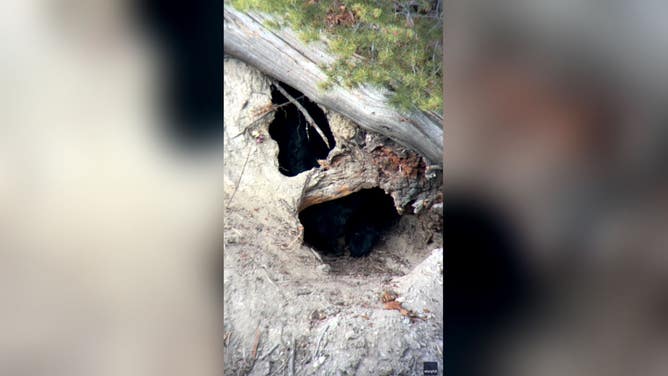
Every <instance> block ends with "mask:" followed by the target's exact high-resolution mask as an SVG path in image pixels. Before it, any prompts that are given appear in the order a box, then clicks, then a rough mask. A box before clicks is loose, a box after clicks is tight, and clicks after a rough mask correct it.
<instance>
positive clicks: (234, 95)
mask: <svg viewBox="0 0 668 376" xmlns="http://www.w3.org/2000/svg"><path fill="white" fill-rule="evenodd" d="M225 64H226V66H225V108H226V112H225V203H226V211H225V250H224V304H225V305H224V330H225V335H224V338H225V343H224V360H225V375H418V374H422V372H423V362H424V361H436V362H438V364H439V371H440V370H442V369H443V364H442V358H443V312H442V304H443V290H442V284H443V251H442V248H441V244H442V235H441V228H442V217H440V216H439V215H435V214H434V213H435V212H436V211H437V210H431V209H429V210H424V211H422V212H421V213H420V215H414V214H405V215H403V216H402V218H401V220H400V221H399V223H398V224H397V225H395V227H394V228H392V229H391V230H390V231H389V232H388V233H387V234H386V236H384V237H383V238H382V239H381V241H380V243H379V244H378V245H377V246H376V247H375V249H374V251H373V252H372V253H371V255H370V256H369V257H367V258H361V259H353V258H350V257H348V256H344V257H339V258H331V257H321V256H319V255H318V254H317V253H316V252H315V251H313V250H312V249H311V248H310V247H308V246H306V245H304V244H303V243H302V234H301V229H300V223H299V221H298V217H297V210H296V209H295V208H297V207H298V206H299V200H300V198H301V195H302V194H303V191H304V186H305V184H306V182H307V181H308V178H309V174H311V173H312V172H313V170H312V171H309V172H304V173H302V174H299V175H297V176H295V177H286V176H283V175H281V174H280V173H279V171H278V166H277V160H276V156H277V152H278V146H277V145H276V143H275V142H273V140H271V139H270V138H269V137H261V136H263V135H266V134H267V133H266V132H267V130H266V127H267V123H268V122H269V121H270V120H271V119H267V121H266V122H265V123H261V124H254V125H253V128H252V129H251V130H250V131H249V129H247V128H246V127H247V125H248V124H249V123H251V122H252V118H253V117H252V113H253V111H254V109H256V108H259V107H262V106H263V105H266V101H267V98H268V95H267V93H268V87H269V86H268V85H269V83H268V80H267V79H266V78H264V77H263V76H262V75H261V74H259V73H258V72H257V71H255V70H253V69H252V68H250V67H248V66H246V65H244V64H243V63H240V62H238V61H235V60H232V59H230V60H226V62H225ZM334 133H335V136H337V132H336V130H334ZM339 136H340V134H339ZM258 139H261V140H263V141H261V142H258ZM337 142H338V140H337ZM385 293H390V294H392V295H396V296H397V298H396V301H395V302H394V303H390V304H394V305H396V306H400V308H401V309H404V310H403V311H400V310H397V309H386V307H385V303H384V302H383V301H382V299H381V298H382V297H383V295H384V294H385Z"/></svg>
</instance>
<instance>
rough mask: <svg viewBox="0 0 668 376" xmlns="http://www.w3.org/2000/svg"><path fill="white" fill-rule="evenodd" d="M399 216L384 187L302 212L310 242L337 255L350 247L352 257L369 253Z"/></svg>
mask: <svg viewBox="0 0 668 376" xmlns="http://www.w3.org/2000/svg"><path fill="white" fill-rule="evenodd" d="M398 217H399V214H398V213H397V211H396V209H395V208H394V201H393V200H392V198H391V197H389V196H388V195H386V194H385V192H383V191H382V190H381V189H380V188H373V189H364V190H361V191H359V192H356V193H353V194H350V195H348V196H346V197H343V198H340V199H337V200H332V201H328V202H325V203H322V204H319V205H314V206H312V207H310V208H307V209H305V210H303V211H302V212H301V213H300V214H299V218H300V220H301V222H302V224H303V225H304V241H305V242H306V243H308V244H310V245H312V246H313V247H315V248H316V249H318V250H320V251H322V252H325V253H328V254H332V255H335V256H340V255H343V254H344V253H345V250H348V251H349V252H350V255H351V256H352V257H362V256H367V255H368V254H369V253H370V252H371V250H372V249H373V247H374V246H375V245H376V243H377V242H378V240H380V238H381V235H382V233H383V232H384V231H386V230H387V229H388V228H389V227H390V226H391V225H392V224H394V222H395V221H396V220H397V218H398Z"/></svg>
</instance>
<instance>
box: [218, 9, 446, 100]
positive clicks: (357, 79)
mask: <svg viewBox="0 0 668 376" xmlns="http://www.w3.org/2000/svg"><path fill="white" fill-rule="evenodd" d="M226 2H229V3H231V5H232V6H234V7H235V8H237V9H239V10H241V11H246V10H258V11H261V12H265V13H269V14H272V15H275V16H277V21H276V22H271V23H270V24H268V25H267V26H268V27H271V28H277V27H282V26H288V27H290V28H292V29H293V30H296V31H298V32H299V33H300V35H301V37H302V39H303V40H304V41H306V42H308V41H314V40H325V41H326V42H327V44H328V46H329V48H330V49H331V51H332V52H333V53H335V54H336V56H337V57H339V58H338V59H337V61H336V63H334V64H333V65H332V66H328V67H323V68H324V69H325V71H326V72H327V74H328V77H329V80H328V81H326V82H323V83H321V88H322V89H323V90H327V88H328V87H331V85H332V84H333V83H338V84H341V85H344V86H347V87H354V86H356V85H360V84H363V83H364V84H371V85H376V86H380V87H384V88H387V89H389V90H391V91H392V93H393V95H392V96H391V104H392V105H394V106H395V107H396V108H398V109H399V110H402V111H410V110H414V109H415V108H419V109H421V110H426V111H436V112H440V111H441V110H442V106H443V91H442V88H443V87H442V71H441V65H442V57H443V50H442V35H443V20H442V9H441V8H442V6H441V1H440V0H404V1H399V0H370V1H369V0H366V1H354V0H353V1H339V0H229V1H228V0H226Z"/></svg>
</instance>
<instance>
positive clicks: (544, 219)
mask: <svg viewBox="0 0 668 376" xmlns="http://www.w3.org/2000/svg"><path fill="white" fill-rule="evenodd" d="M448 6H449V7H450V8H449V9H446V29H447V30H446V39H445V41H446V43H445V45H446V46H447V48H446V58H445V59H446V65H445V66H446V71H447V72H448V76H447V77H448V78H447V79H446V85H445V87H446V90H445V92H446V98H445V119H446V127H445V129H446V134H445V150H446V155H445V171H446V195H445V197H446V205H445V231H446V236H445V242H444V243H445V246H444V249H445V251H446V262H445V265H446V295H445V312H446V313H445V323H446V329H445V338H446V344H445V349H446V350H445V353H446V354H445V356H446V362H445V364H446V374H449V375H452V376H459V375H474V374H475V375H514V376H520V375H557V374H559V375H607V376H612V375H629V374H642V375H666V374H668V330H667V329H668V327H667V326H666V323H667V322H668V321H667V320H668V284H667V282H668V273H667V271H668V253H667V252H666V245H667V244H668V233H666V232H665V231H664V229H663V227H664V225H665V223H667V222H666V219H667V218H666V217H667V216H668V210H666V209H668V207H667V206H668V205H667V204H668V201H667V200H666V198H667V197H666V183H667V182H668V179H667V178H668V174H666V170H665V169H664V167H663V166H664V165H665V162H667V161H666V157H667V156H668V155H667V154H666V152H665V151H666V150H668V148H666V141H667V140H668V139H667V138H666V137H665V133H666V131H667V130H668V129H667V128H666V127H665V126H664V125H665V124H664V122H665V121H666V118H667V117H666V115H668V114H667V113H666V109H668V106H666V105H667V104H668V103H666V101H668V96H666V95H665V94H666V91H668V72H666V71H665V68H664V67H665V66H667V64H668V49H667V48H666V47H667V46H668V33H667V32H666V31H668V29H667V28H666V23H665V20H664V19H663V18H664V16H665V14H666V11H667V10H668V9H667V7H666V5H665V4H662V3H661V2H656V1H644V0H643V1H635V2H621V3H620V2H616V3H608V2H605V3H603V2H596V1H567V2H556V1H549V2H547V1H538V2H524V1H508V2H494V1H484V0H481V1H467V2H458V3H457V4H449V5H448Z"/></svg>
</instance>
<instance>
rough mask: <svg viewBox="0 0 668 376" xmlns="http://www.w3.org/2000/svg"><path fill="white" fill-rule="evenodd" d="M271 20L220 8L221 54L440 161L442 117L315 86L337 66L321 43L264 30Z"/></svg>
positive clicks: (364, 92) (358, 91)
mask: <svg viewBox="0 0 668 376" xmlns="http://www.w3.org/2000/svg"><path fill="white" fill-rule="evenodd" d="M270 19H271V17H270V16H268V15H265V14H259V13H254V12H240V11H238V10H236V9H234V8H232V7H231V6H230V5H228V4H226V5H225V8H224V49H225V53H226V54H229V55H231V56H234V57H236V58H238V59H240V60H243V61H245V62H246V63H248V64H250V65H252V66H254V67H256V68H257V69H259V70H260V71H262V72H263V73H265V74H267V75H268V76H270V77H273V78H275V79H278V80H280V81H282V82H285V83H287V84H288V85H290V86H292V87H294V88H296V89H298V90H299V91H301V92H302V93H304V94H305V95H306V96H308V97H309V98H310V99H311V100H313V101H315V102H317V103H319V104H321V105H323V106H325V107H327V108H329V109H331V110H333V111H336V112H338V113H340V114H343V115H344V116H346V117H348V118H349V119H350V120H352V121H354V122H355V123H357V124H358V125H359V126H360V127H362V128H364V129H366V130H369V131H372V132H376V133H380V134H382V135H385V136H387V137H389V138H391V139H393V140H394V141H396V142H397V143H399V144H401V145H403V146H405V147H407V148H409V149H412V150H414V151H416V152H418V153H420V154H421V155H422V156H423V157H425V159H427V160H428V161H429V162H430V163H432V164H437V165H440V164H442V160H443V128H442V124H441V120H442V119H441V117H440V116H437V115H434V114H433V113H427V112H423V111H415V112H412V113H410V114H401V113H400V112H399V111H397V110H396V109H394V108H393V107H391V106H390V105H389V103H388V95H389V93H387V91H383V90H381V89H379V88H374V87H368V86H362V87H357V88H350V89H349V88H344V87H342V86H339V85H333V86H332V87H331V88H329V89H327V90H323V89H321V88H319V86H318V85H319V83H321V82H324V81H326V80H327V75H326V73H325V72H324V71H323V69H322V68H321V67H322V66H324V65H327V64H331V63H332V62H333V61H335V57H334V56H332V55H331V54H330V53H329V52H328V49H327V47H326V45H325V44H324V43H322V42H314V43H308V44H306V43H304V42H302V41H301V40H300V39H299V37H298V36H297V34H296V33H295V32H294V31H293V30H290V29H289V28H282V29H280V30H273V29H270V28H268V27H266V26H265V21H267V20H270Z"/></svg>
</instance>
